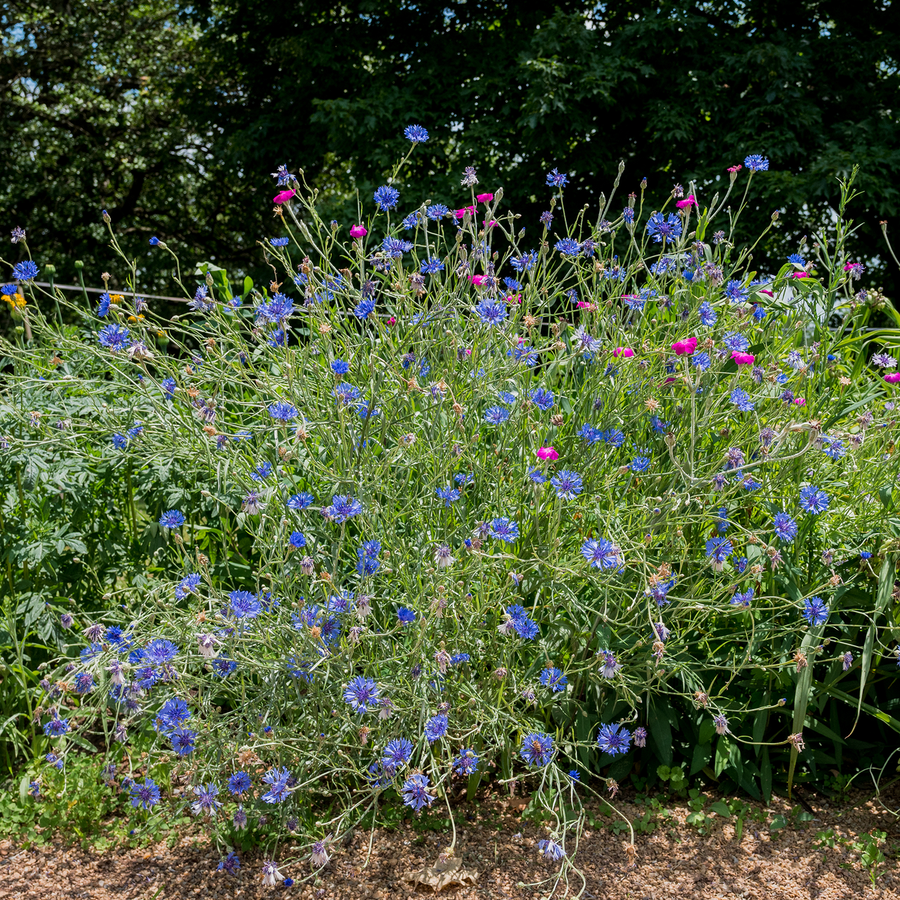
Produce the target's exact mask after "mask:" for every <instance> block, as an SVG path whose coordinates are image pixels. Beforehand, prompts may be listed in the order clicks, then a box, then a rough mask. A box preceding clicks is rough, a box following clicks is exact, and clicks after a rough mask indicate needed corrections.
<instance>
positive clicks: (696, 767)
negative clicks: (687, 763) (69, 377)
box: [691, 744, 712, 775]
mask: <svg viewBox="0 0 900 900" xmlns="http://www.w3.org/2000/svg"><path fill="white" fill-rule="evenodd" d="M710 756H712V745H711V744H697V745H696V746H695V747H694V755H693V756H692V757H691V775H696V774H697V773H698V772H700V771H701V770H702V769H704V768H706V766H708V765H709V759H710Z"/></svg>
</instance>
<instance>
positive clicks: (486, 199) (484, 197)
mask: <svg viewBox="0 0 900 900" xmlns="http://www.w3.org/2000/svg"><path fill="white" fill-rule="evenodd" d="M475 199H476V200H477V201H478V202H479V203H490V202H491V200H493V199H494V195H493V194H479V195H478V196H477V197H476V198H475Z"/></svg>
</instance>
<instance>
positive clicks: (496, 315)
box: [474, 297, 507, 325]
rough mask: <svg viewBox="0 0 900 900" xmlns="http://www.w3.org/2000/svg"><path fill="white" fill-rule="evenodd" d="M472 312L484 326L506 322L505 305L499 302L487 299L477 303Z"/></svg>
mask: <svg viewBox="0 0 900 900" xmlns="http://www.w3.org/2000/svg"><path fill="white" fill-rule="evenodd" d="M474 312H476V313H478V317H479V318H480V319H481V321H482V322H484V323H485V324H486V325H499V324H500V323H501V322H504V321H505V320H506V316H507V310H506V304H505V303H503V302H502V301H501V300H491V299H489V298H487V297H485V298H484V299H482V300H481V301H479V303H478V305H477V306H476V307H475V310H474Z"/></svg>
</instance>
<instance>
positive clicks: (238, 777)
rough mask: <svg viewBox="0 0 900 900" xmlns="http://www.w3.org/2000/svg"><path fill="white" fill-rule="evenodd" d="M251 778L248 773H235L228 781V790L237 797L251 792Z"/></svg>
mask: <svg viewBox="0 0 900 900" xmlns="http://www.w3.org/2000/svg"><path fill="white" fill-rule="evenodd" d="M250 784H251V782H250V776H249V775H248V774H247V773H246V772H235V773H234V775H232V776H231V777H230V778H229V779H228V790H229V791H231V793H232V794H234V796H235V797H240V796H241V794H243V793H245V792H246V791H249V790H250Z"/></svg>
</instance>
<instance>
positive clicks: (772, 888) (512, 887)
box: [0, 797, 900, 900]
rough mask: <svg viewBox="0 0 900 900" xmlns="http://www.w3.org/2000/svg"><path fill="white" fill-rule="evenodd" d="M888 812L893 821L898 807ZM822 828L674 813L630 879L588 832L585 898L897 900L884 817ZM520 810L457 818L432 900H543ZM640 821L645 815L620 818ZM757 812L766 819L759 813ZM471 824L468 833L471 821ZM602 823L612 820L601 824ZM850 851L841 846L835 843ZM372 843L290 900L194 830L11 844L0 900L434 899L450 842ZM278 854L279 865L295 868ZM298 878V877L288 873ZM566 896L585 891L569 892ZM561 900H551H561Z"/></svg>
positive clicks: (875, 809)
mask: <svg viewBox="0 0 900 900" xmlns="http://www.w3.org/2000/svg"><path fill="white" fill-rule="evenodd" d="M896 800H897V798H896V797H894V798H893V802H891V803H890V805H891V808H892V809H897V808H898V806H900V804H898V803H897V802H896ZM809 802H810V804H811V807H810V808H811V809H812V811H813V814H814V818H813V819H812V820H811V821H808V822H806V823H803V824H802V825H801V826H799V827H791V826H788V827H785V828H783V829H781V830H778V831H775V832H770V831H769V828H768V826H767V825H765V824H762V823H761V822H759V821H753V820H752V819H747V820H745V825H744V833H743V836H742V838H741V840H740V841H738V840H736V838H735V833H734V825H733V821H734V820H733V819H732V820H730V821H729V820H725V819H723V818H716V819H714V820H713V822H712V823H711V825H710V827H709V831H708V833H706V834H702V835H701V834H700V833H699V831H698V829H697V828H696V827H692V826H690V825H688V824H686V819H687V816H688V815H689V814H690V809H689V808H688V807H687V806H686V805H685V804H683V803H678V802H674V803H672V804H669V805H668V806H667V807H666V809H667V810H668V814H667V815H666V816H665V817H664V818H662V819H661V824H660V825H659V827H657V828H656V829H655V830H654V831H653V832H652V833H649V834H639V835H638V836H637V840H636V856H635V859H634V865H633V866H631V867H629V855H628V853H627V852H626V848H627V844H628V839H627V831H626V832H625V833H623V834H614V833H613V832H612V831H610V829H609V828H608V827H602V826H600V824H599V822H598V826H597V827H589V828H588V829H587V830H586V832H585V834H584V836H583V839H582V842H581V846H580V847H579V850H578V855H577V861H578V863H579V865H580V867H581V868H582V870H583V872H584V876H585V878H586V880H587V887H586V891H585V894H584V896H585V897H586V898H588V900H595V898H622V900H651V898H652V900H668V898H672V900H675V898H678V900H685V898H690V900H714V898H728V900H734V898H748V900H749V898H752V900H757V898H766V900H782V898H783V900H794V898H803V900H846V898H854V900H856V898H862V900H874V898H878V900H888V898H892V900H893V898H897V900H900V859H898V857H900V820H898V818H897V817H895V816H893V815H891V814H890V813H888V812H887V811H885V809H884V808H883V807H882V806H881V805H880V804H877V803H874V802H867V801H865V800H860V801H858V802H856V803H853V804H850V805H848V806H844V807H842V808H837V807H830V806H828V805H826V804H824V803H822V802H816V801H815V800H810V801H809ZM522 805H523V802H522V801H521V800H507V801H503V800H497V799H494V800H492V801H490V802H489V803H487V804H482V805H481V806H480V807H479V808H478V810H477V813H476V811H475V809H474V808H470V807H467V806H466V805H465V804H463V805H461V807H460V808H459V815H458V822H457V829H458V840H457V850H456V856H458V857H460V858H461V859H462V861H463V862H462V865H463V866H464V867H465V869H467V870H470V869H474V870H476V872H477V880H476V882H475V884H474V885H472V886H465V887H458V886H452V887H447V888H446V889H444V890H442V891H441V893H440V894H439V895H438V896H440V897H443V898H447V900H462V898H467V900H468V898H472V900H475V898H478V900H481V898H488V900H507V898H513V897H528V898H531V897H533V898H540V897H544V896H546V895H547V893H548V889H549V887H550V886H551V885H552V882H551V883H550V885H545V886H544V888H543V889H542V890H541V889H536V888H527V887H522V886H519V885H520V883H523V884H528V883H533V882H536V881H539V880H541V879H545V878H547V877H549V876H550V875H551V874H552V873H553V871H554V869H553V867H552V866H551V865H550V864H549V863H544V862H543V860H542V859H541V858H540V856H538V854H537V852H536V849H535V848H536V843H537V841H538V840H539V839H540V838H541V837H543V836H546V834H545V833H544V832H543V831H542V830H541V829H539V828H536V827H534V826H532V825H530V824H528V823H525V822H523V821H522V820H521V817H520V813H521V807H522ZM622 807H623V808H624V811H625V812H626V813H627V814H628V815H629V816H630V817H632V818H634V819H639V818H640V817H641V815H643V813H644V812H645V809H644V808H643V807H638V806H636V805H634V804H631V803H624V804H622ZM752 809H754V810H759V811H760V817H761V812H762V811H761V808H760V807H759V806H758V805H753V806H752ZM790 809H791V807H790V806H789V805H788V804H787V803H786V802H784V801H781V800H777V799H776V800H773V803H772V805H771V806H770V808H769V821H770V822H771V820H772V816H773V815H777V814H782V815H785V816H788V815H789V814H790ZM467 818H468V819H471V820H472V821H467ZM600 821H602V822H605V823H608V822H609V821H611V820H606V819H602V820H600ZM828 829H833V831H834V835H835V837H836V839H837V841H836V845H835V847H834V848H827V847H826V848H822V847H820V846H817V845H816V843H815V842H816V836H817V834H818V833H819V832H821V831H827V830H828ZM876 829H877V830H879V831H884V832H886V833H887V838H886V841H885V843H884V844H883V845H882V849H883V850H884V851H885V854H886V856H887V859H886V860H885V862H884V863H882V865H881V866H880V868H879V873H880V874H879V877H878V880H877V885H876V887H875V888H874V889H873V887H872V885H871V883H870V880H869V876H868V874H867V873H866V871H865V869H864V868H863V866H862V865H861V864H860V859H859V857H860V852H859V848H858V847H857V848H853V847H852V846H851V845H852V844H854V843H857V844H858V841H859V836H860V835H864V834H865V833H867V832H871V831H873V830H876ZM841 839H843V841H846V842H847V843H843V842H842V841H841ZM368 840H369V835H368V833H365V834H362V833H359V834H357V835H356V836H355V837H354V838H353V839H352V840H351V841H350V842H349V843H348V844H347V845H346V846H345V847H343V848H342V849H339V850H336V852H335V853H334V856H333V858H332V860H331V861H330V862H329V864H328V865H327V866H326V868H325V869H324V870H323V871H322V872H321V873H320V875H319V877H318V880H317V881H316V882H315V883H313V884H302V885H301V884H296V885H294V886H293V887H290V888H284V887H283V886H282V887H280V888H279V889H277V890H273V889H269V888H263V887H262V886H261V883H260V877H259V872H260V861H261V857H259V856H258V855H257V856H253V855H251V854H244V855H243V857H242V868H241V871H240V872H239V873H238V874H237V876H235V877H232V876H229V875H227V874H226V873H224V872H218V871H216V865H217V863H218V861H219V859H220V857H221V855H222V854H220V853H219V852H218V851H217V850H216V849H215V848H214V847H213V846H211V845H210V843H209V841H208V839H206V838H205V837H204V836H203V834H202V833H201V832H200V831H199V830H198V831H196V832H195V833H194V834H192V835H189V836H186V837H185V838H183V839H182V840H181V841H180V843H178V844H177V845H176V846H175V847H174V848H171V849H170V848H169V847H168V846H167V845H166V844H164V843H162V844H157V845H153V846H149V847H144V848H140V849H129V848H121V849H115V850H107V851H106V852H104V853H97V852H94V851H91V850H83V849H80V848H78V847H68V848H67V847H66V846H65V845H64V844H63V843H62V842H61V841H55V842H52V843H50V844H47V845H45V846H43V847H39V848H37V849H33V850H23V849H22V848H21V847H18V846H16V845H14V844H13V843H11V842H9V841H6V842H3V843H0V897H2V898H7V897H16V898H27V900H76V898H89V900H112V898H118V900H188V898H190V900H193V898H197V897H203V898H216V900H219V898H221V900H226V898H241V900H244V898H246V900H252V898H257V897H260V898H262V897H266V898H269V900H273V898H276V897H285V898H288V897H294V898H297V900H299V898H303V900H404V898H407V897H426V896H431V895H433V891H432V890H431V888H428V887H424V886H421V885H420V886H416V885H415V884H413V883H410V882H409V881H408V880H407V876H409V874H410V873H412V872H415V871H417V870H420V869H421V868H422V867H424V866H430V865H433V864H434V863H435V862H436V861H437V859H438V857H439V856H440V854H441V853H442V851H444V850H445V849H446V847H447V844H448V842H449V837H448V836H447V835H445V834H438V833H435V832H422V831H421V830H417V829H415V828H414V827H413V825H412V824H411V823H409V822H404V823H402V824H401V825H399V826H398V827H397V828H396V829H394V830H390V831H388V830H383V829H379V830H378V831H376V833H375V838H374V844H373V852H372V857H371V859H370V861H369V864H368V866H367V867H365V868H363V862H364V860H365V856H366V851H367V849H368ZM287 855H288V854H287V852H286V850H285V849H284V848H283V849H282V853H280V854H279V856H287ZM294 874H296V873H294ZM571 884H572V885H574V889H573V888H572V887H570V890H569V895H570V896H571V895H574V894H575V893H577V890H578V888H580V886H581V884H580V881H578V880H577V879H575V880H574V881H573V882H571ZM564 895H565V891H564V889H563V888H561V889H560V890H559V891H558V892H557V896H564Z"/></svg>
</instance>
